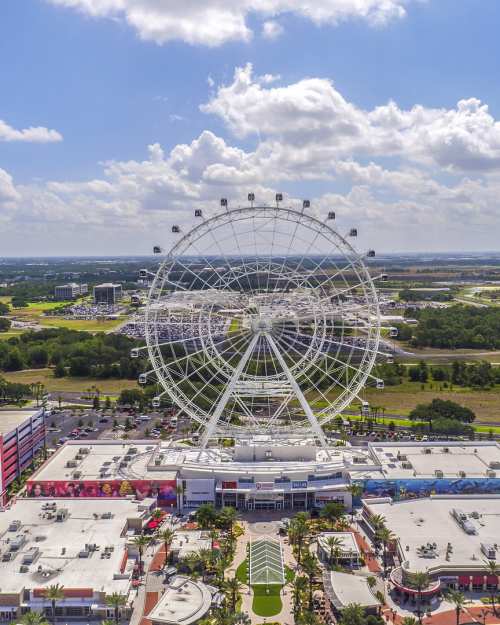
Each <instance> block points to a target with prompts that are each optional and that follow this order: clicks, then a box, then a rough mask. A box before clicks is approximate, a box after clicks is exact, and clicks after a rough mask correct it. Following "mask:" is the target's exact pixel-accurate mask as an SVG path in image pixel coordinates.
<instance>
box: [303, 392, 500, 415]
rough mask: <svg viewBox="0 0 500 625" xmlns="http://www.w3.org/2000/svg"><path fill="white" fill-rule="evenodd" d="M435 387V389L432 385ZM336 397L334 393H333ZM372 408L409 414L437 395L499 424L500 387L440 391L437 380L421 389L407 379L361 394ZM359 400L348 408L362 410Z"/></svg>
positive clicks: (320, 405) (321, 404)
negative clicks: (400, 382)
mask: <svg viewBox="0 0 500 625" xmlns="http://www.w3.org/2000/svg"><path fill="white" fill-rule="evenodd" d="M431 386H432V388H431ZM332 396H333V394H332ZM361 397H362V398H363V399H364V400H366V401H368V402H369V403H370V405H371V406H372V408H374V407H378V408H379V413H380V416H383V414H384V413H383V412H382V410H380V409H381V408H384V409H385V414H394V415H400V416H402V417H405V416H407V415H408V414H409V413H410V412H411V411H412V410H413V408H415V407H416V406H417V404H426V403H429V402H431V401H432V400H433V399H435V398H440V399H449V400H451V401H454V402H456V403H458V404H461V405H462V406H466V407H467V408H470V409H471V410H473V411H474V413H475V414H476V419H477V423H498V424H500V390H499V388H498V387H496V388H493V389H492V390H490V391H485V390H480V391H475V390H472V389H470V388H461V387H458V386H456V387H453V390H450V389H443V390H441V391H440V390H439V384H438V383H437V382H432V383H427V384H426V385H425V387H424V389H423V390H422V389H421V384H420V382H405V383H403V384H400V385H397V386H386V387H385V388H384V389H383V390H377V389H375V388H372V387H369V388H367V389H365V390H364V391H363V392H362V393H361ZM323 405H324V402H316V403H315V406H316V407H318V408H319V407H323ZM359 405H360V402H359V401H356V402H353V403H352V404H351V405H350V406H349V410H353V411H357V410H359Z"/></svg>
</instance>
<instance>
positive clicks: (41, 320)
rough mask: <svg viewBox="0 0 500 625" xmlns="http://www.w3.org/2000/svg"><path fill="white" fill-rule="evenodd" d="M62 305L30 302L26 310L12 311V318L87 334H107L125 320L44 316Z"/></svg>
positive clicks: (16, 309) (15, 309)
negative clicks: (81, 331)
mask: <svg viewBox="0 0 500 625" xmlns="http://www.w3.org/2000/svg"><path fill="white" fill-rule="evenodd" d="M9 299H10V298H9ZM62 304H63V302H30V303H29V304H28V305H27V306H26V307H24V308H14V309H12V311H11V315H10V316H11V317H13V318H16V319H18V320H20V321H26V322H30V323H37V324H39V325H41V326H44V327H47V328H68V329H70V330H84V331H86V332H107V331H108V330H113V328H116V327H118V326H119V325H120V324H121V323H122V322H123V319H103V320H86V319H63V318H62V317H46V316H44V314H43V313H44V312H46V311H48V310H53V309H54V308H57V307H59V306H61V305H62Z"/></svg>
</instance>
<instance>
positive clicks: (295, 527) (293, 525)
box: [288, 513, 309, 564]
mask: <svg viewBox="0 0 500 625" xmlns="http://www.w3.org/2000/svg"><path fill="white" fill-rule="evenodd" d="M299 515H300V513H299V514H297V515H296V516H295V518H294V519H292V521H291V522H290V525H289V527H288V536H289V538H290V542H292V543H293V544H296V545H297V564H300V561H301V558H302V546H303V544H304V540H305V539H306V537H307V535H308V534H309V524H308V517H307V516H306V517H303V516H299Z"/></svg>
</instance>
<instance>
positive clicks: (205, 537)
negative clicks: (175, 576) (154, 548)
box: [170, 530, 212, 560]
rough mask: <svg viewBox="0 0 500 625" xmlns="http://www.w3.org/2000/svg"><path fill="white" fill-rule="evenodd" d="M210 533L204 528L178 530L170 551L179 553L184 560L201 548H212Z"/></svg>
mask: <svg viewBox="0 0 500 625" xmlns="http://www.w3.org/2000/svg"><path fill="white" fill-rule="evenodd" d="M211 548H212V540H211V538H210V533H209V532H205V531H202V530H184V531H183V530H178V531H177V532H175V535H174V539H173V540H172V544H171V545H170V551H172V552H174V553H176V554H177V557H178V558H179V560H182V559H183V558H185V557H186V556H188V555H189V554H191V553H198V552H199V551H201V549H211Z"/></svg>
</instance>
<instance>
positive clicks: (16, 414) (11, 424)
mask: <svg viewBox="0 0 500 625" xmlns="http://www.w3.org/2000/svg"><path fill="white" fill-rule="evenodd" d="M39 412H40V410H0V434H9V433H10V432H12V430H15V429H16V428H17V427H19V426H20V425H21V424H22V423H24V422H25V421H27V420H28V419H29V418H30V417H34V416H37V415H38V413H39Z"/></svg>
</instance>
